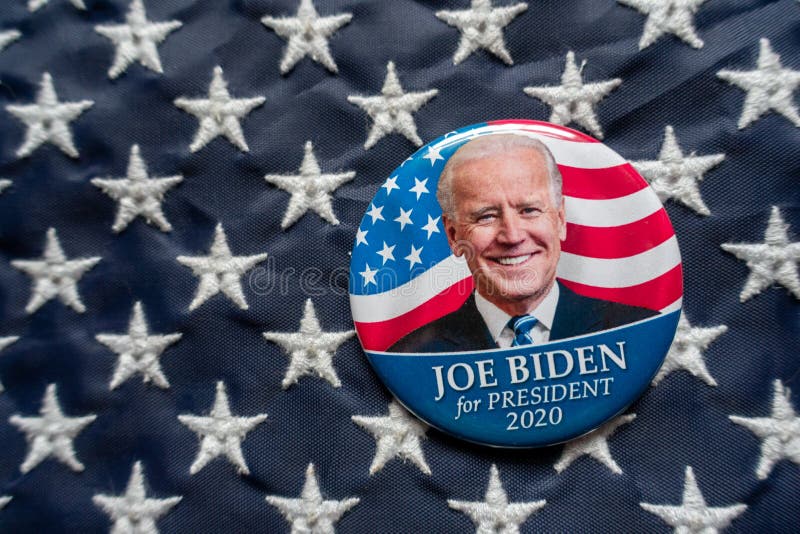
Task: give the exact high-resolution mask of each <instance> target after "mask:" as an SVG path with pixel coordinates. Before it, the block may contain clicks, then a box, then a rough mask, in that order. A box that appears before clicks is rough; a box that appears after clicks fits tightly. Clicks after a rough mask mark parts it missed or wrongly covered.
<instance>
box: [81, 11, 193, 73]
mask: <svg viewBox="0 0 800 534" xmlns="http://www.w3.org/2000/svg"><path fill="white" fill-rule="evenodd" d="M181 26H183V23H182V22H180V21H178V20H170V21H168V22H152V21H150V20H147V13H146V12H145V9H144V3H143V2H142V0H133V1H132V2H131V4H130V8H129V9H128V13H127V14H126V15H125V24H114V25H105V24H98V25H97V26H95V27H94V31H96V32H97V33H99V34H100V35H102V36H103V37H106V38H107V39H109V40H110V41H111V42H112V43H113V44H114V46H115V47H116V51H115V53H114V62H113V63H112V65H111V67H110V68H109V69H108V77H109V78H111V79H112V80H113V79H114V78H116V77H118V76H119V75H120V74H122V73H123V72H125V71H126V70H127V69H128V67H129V66H130V65H131V63H133V62H134V61H139V64H140V65H142V66H143V67H145V68H148V69H150V70H152V71H154V72H157V73H159V74H162V73H163V72H164V69H163V68H162V67H161V58H160V57H159V55H158V47H157V45H159V44H160V43H162V42H163V41H164V39H166V38H167V35H169V34H170V33H172V32H173V31H175V30H177V29H178V28H180V27H181Z"/></svg>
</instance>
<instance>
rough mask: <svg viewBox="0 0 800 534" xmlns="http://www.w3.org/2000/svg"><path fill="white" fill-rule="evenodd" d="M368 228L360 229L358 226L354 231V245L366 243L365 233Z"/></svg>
mask: <svg viewBox="0 0 800 534" xmlns="http://www.w3.org/2000/svg"><path fill="white" fill-rule="evenodd" d="M368 232H369V230H361V229H360V228H359V229H358V230H357V231H356V246H358V245H367V246H369V243H367V233H368Z"/></svg>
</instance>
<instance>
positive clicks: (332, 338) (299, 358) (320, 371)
mask: <svg viewBox="0 0 800 534" xmlns="http://www.w3.org/2000/svg"><path fill="white" fill-rule="evenodd" d="M354 334H355V330H347V331H344V332H325V331H323V330H322V327H321V326H320V324H319V320H318V319H317V313H316V310H315V309H314V303H313V302H312V301H311V299H308V300H306V303H305V308H304V310H303V318H302V319H300V330H298V331H297V332H264V338H265V339H266V340H267V341H271V342H273V343H275V344H277V345H279V346H280V347H281V348H282V349H283V350H284V351H285V352H286V353H288V355H289V366H288V368H287V369H286V375H285V376H284V378H283V381H282V382H281V385H282V386H283V389H286V388H288V387H289V386H291V385H292V384H296V383H297V381H298V380H299V379H300V378H301V377H303V376H306V375H311V374H315V375H317V376H318V377H320V378H322V379H324V380H327V381H328V382H330V384H331V385H332V386H333V387H335V388H338V387H340V386H341V385H342V383H341V382H340V381H339V377H338V376H337V374H336V369H334V367H333V356H334V355H335V353H336V351H337V349H338V348H339V346H340V345H341V344H342V343H344V342H345V341H347V340H348V339H350V338H351V337H352V336H353V335H354Z"/></svg>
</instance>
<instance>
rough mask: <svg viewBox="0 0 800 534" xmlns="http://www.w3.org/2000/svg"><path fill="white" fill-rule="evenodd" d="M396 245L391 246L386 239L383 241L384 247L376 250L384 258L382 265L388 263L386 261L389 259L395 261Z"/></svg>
mask: <svg viewBox="0 0 800 534" xmlns="http://www.w3.org/2000/svg"><path fill="white" fill-rule="evenodd" d="M395 246H396V245H392V246H391V247H390V246H388V245H387V244H386V241H384V242H383V248H382V249H381V250H378V251H377V252H375V254H377V255H378V256H380V257H381V258H383V263H382V265H386V262H387V261H389V260H393V261H394V247H395Z"/></svg>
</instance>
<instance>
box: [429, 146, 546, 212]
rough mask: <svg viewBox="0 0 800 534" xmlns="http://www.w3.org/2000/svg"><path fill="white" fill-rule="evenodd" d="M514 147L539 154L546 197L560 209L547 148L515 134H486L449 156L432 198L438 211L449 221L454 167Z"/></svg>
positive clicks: (452, 208) (452, 203)
mask: <svg viewBox="0 0 800 534" xmlns="http://www.w3.org/2000/svg"><path fill="white" fill-rule="evenodd" d="M518 148H530V149H533V150H536V151H537V152H539V153H540V154H541V155H542V157H543V158H544V161H545V165H546V166H547V177H548V182H549V184H550V197H551V198H552V199H553V204H554V205H555V206H561V187H562V179H561V171H559V170H558V166H557V165H556V160H555V158H553V154H551V153H550V150H549V149H548V148H547V146H546V145H545V144H544V143H542V142H541V141H539V140H538V139H535V138H533V137H529V136H527V135H519V134H488V135H483V136H480V137H477V138H475V139H472V140H471V141H467V142H466V143H464V144H463V145H461V147H460V148H459V149H458V150H456V152H455V154H453V155H452V156H450V159H448V160H447V163H446V164H445V166H444V169H443V170H442V174H441V176H439V184H438V185H437V187H436V198H437V200H438V201H439V205H440V206H441V207H442V212H443V213H444V214H445V215H447V216H448V217H450V218H452V217H453V216H454V215H455V211H456V210H455V202H454V200H453V173H454V170H455V168H456V167H457V166H459V165H462V164H464V163H466V162H468V161H472V160H476V159H480V158H484V157H486V156H492V155H495V154H497V153H498V152H506V151H510V150H513V149H518Z"/></svg>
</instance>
